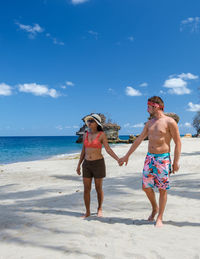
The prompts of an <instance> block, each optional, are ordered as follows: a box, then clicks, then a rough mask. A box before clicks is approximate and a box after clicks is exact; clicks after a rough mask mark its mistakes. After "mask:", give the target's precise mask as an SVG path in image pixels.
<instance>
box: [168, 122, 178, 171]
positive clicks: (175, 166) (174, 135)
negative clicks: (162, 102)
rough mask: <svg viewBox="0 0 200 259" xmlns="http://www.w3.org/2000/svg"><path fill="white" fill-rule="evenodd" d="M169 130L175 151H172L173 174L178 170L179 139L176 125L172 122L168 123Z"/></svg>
mask: <svg viewBox="0 0 200 259" xmlns="http://www.w3.org/2000/svg"><path fill="white" fill-rule="evenodd" d="M169 129H170V134H171V136H172V138H173V140H174V143H175V149H174V161H173V164H172V168H173V173H175V172H176V171H178V170H179V167H180V165H179V159H180V154H181V138H180V133H179V129H178V125H177V123H176V122H175V121H174V120H173V121H170V123H169Z"/></svg>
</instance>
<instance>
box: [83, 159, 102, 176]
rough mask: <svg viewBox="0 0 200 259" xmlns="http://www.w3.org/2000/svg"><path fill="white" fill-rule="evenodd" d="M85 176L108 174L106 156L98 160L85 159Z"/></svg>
mask: <svg viewBox="0 0 200 259" xmlns="http://www.w3.org/2000/svg"><path fill="white" fill-rule="evenodd" d="M82 169H83V177H86V178H92V177H94V178H104V177H105V176H106V167H105V161H104V158H102V159H98V160H86V159H85V160H84V162H83V164H82Z"/></svg>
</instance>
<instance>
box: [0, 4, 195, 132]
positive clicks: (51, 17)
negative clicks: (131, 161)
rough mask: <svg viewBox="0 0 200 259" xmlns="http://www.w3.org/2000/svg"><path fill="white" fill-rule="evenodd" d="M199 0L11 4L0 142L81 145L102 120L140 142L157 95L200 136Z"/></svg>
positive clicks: (0, 92) (5, 29) (3, 30)
mask: <svg viewBox="0 0 200 259" xmlns="http://www.w3.org/2000/svg"><path fill="white" fill-rule="evenodd" d="M199 10H200V2H199V0H198V1H197V0H193V1H185V2H183V1H182V0H168V1H160V0H152V1H149V0H115V1H114V0H87V1H86V0H57V1H56V0H34V1H32V0H30V1H25V0H19V1H14V0H12V1H11V0H7V1H4V2H2V3H1V4H0V24H1V25H0V57H1V58H0V68H1V69H0V118H1V123H0V135H1V136H28V135H31V136H34V135H35V136H38V135H74V134H75V132H76V131H77V130H78V129H79V127H80V126H81V125H82V121H81V118H82V117H83V116H85V115H87V114H90V113H91V112H97V113H98V112H101V113H104V114H105V115H106V116H107V117H108V118H110V119H112V121H113V122H116V123H118V124H119V125H120V126H121V130H120V134H138V133H139V132H140V131H141V130H142V127H143V123H144V122H145V121H146V120H147V118H148V113H147V99H148V98H149V97H151V96H153V95H159V96H161V97H162V98H163V100H164V102H165V111H166V112H175V113H177V114H178V115H179V116H180V123H179V126H180V132H181V134H185V133H187V132H191V133H195V130H194V129H193V128H192V127H191V123H192V120H193V118H194V116H195V114H196V112H197V111H198V110H200V104H199V99H200V94H199V91H198V88H199V87H200V70H199V67H200V51H199V46H200V12H199Z"/></svg>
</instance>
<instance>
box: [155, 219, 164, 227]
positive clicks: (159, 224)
mask: <svg viewBox="0 0 200 259" xmlns="http://www.w3.org/2000/svg"><path fill="white" fill-rule="evenodd" d="M162 226H163V223H162V220H161V219H157V220H156V225H155V227H157V228H160V227H162Z"/></svg>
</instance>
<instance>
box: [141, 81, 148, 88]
mask: <svg viewBox="0 0 200 259" xmlns="http://www.w3.org/2000/svg"><path fill="white" fill-rule="evenodd" d="M147 86H148V83H146V82H144V83H142V84H140V87H147Z"/></svg>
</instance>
